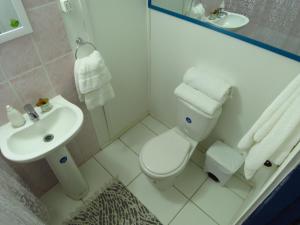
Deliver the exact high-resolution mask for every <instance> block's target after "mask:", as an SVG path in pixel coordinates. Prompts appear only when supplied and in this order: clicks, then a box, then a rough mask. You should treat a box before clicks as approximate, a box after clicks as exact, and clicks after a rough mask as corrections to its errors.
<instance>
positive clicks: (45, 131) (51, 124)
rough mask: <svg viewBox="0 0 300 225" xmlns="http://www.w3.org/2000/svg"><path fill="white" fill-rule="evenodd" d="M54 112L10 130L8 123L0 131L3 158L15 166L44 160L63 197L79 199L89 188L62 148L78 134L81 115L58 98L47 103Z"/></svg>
mask: <svg viewBox="0 0 300 225" xmlns="http://www.w3.org/2000/svg"><path fill="white" fill-rule="evenodd" d="M50 102H51V104H52V105H53V108H52V109H51V111H49V112H46V113H40V110H39V109H38V108H35V110H36V111H37V112H38V113H39V116H40V119H39V120H38V121H36V122H32V121H31V120H30V119H29V117H28V116H27V115H24V116H25V118H26V124H25V125H24V126H23V127H20V128H13V127H12V126H11V125H10V124H9V123H8V124H6V125H4V126H1V127H0V148H1V152H2V154H3V155H4V157H5V158H7V159H8V160H11V161H14V162H31V161H35V160H38V159H41V158H46V160H47V162H48V163H49V165H50V167H51V169H52V170H53V172H54V173H55V175H56V177H57V179H58V180H59V181H60V183H61V185H62V187H63V189H64V191H65V193H66V194H67V195H68V196H69V197H71V198H73V199H82V198H83V197H84V196H85V195H86V194H87V192H88V185H87V183H86V181H85V180H84V178H83V176H82V175H81V173H80V171H79V169H78V167H77V166H76V164H75V162H74V160H73V158H72V156H71V155H70V153H69V151H68V149H67V148H66V147H65V145H66V144H67V143H68V142H69V141H70V140H71V139H72V138H73V137H74V136H75V135H76V134H77V133H78V132H79V130H80V128H81V126H82V123H83V113H82V111H81V110H80V109H79V108H78V107H77V106H76V105H74V104H72V103H70V102H68V101H67V100H65V99H64V98H63V97H62V96H60V95H58V96H56V97H55V98H52V99H51V100H50Z"/></svg>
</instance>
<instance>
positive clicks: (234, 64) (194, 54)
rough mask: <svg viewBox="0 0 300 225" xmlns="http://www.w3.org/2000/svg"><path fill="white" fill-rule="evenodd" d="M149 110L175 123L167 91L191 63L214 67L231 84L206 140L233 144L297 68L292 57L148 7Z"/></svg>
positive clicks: (180, 78)
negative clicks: (227, 98) (217, 118)
mask: <svg viewBox="0 0 300 225" xmlns="http://www.w3.org/2000/svg"><path fill="white" fill-rule="evenodd" d="M150 39H151V78H150V82H151V88H150V111H151V113H152V114H153V115H154V116H155V117H157V118H158V119H160V120H161V121H163V122H165V123H167V124H168V125H170V126H175V125H176V105H175V103H176V101H175V97H174V95H173V90H174V89H175V87H176V86H177V85H179V83H180V82H181V80H182V77H183V74H184V72H185V71H186V70H187V69H188V68H189V67H191V66H194V65H203V66H208V67H214V68H218V69H219V70H220V74H218V75H219V76H220V77H223V78H224V79H225V80H228V81H229V82H230V83H232V84H233V85H234V86H235V91H234V96H233V98H232V99H230V100H229V101H228V102H227V103H226V104H225V105H224V107H223V113H222V116H221V118H220V120H219V122H218V124H217V127H216V129H215V131H214V132H213V135H211V138H210V139H211V140H213V139H214V138H213V137H215V138H218V139H222V140H224V141H225V142H226V143H228V144H229V145H232V146H235V145H236V144H237V142H238V141H239V140H240V138H241V137H242V135H243V134H244V133H245V132H246V131H247V130H248V129H249V127H250V126H251V125H252V124H253V123H254V122H255V120H256V119H257V118H258V117H259V115H260V114H261V113H262V111H263V110H264V109H265V108H266V107H267V106H268V104H270V103H271V101H272V99H274V98H275V97H276V96H277V95H278V94H279V92H280V91H281V90H282V89H283V88H284V87H285V86H286V85H287V84H288V83H289V82H290V81H291V80H292V79H293V78H294V77H295V76H296V75H297V74H298V73H300V64H299V63H298V62H296V61H293V60H290V59H288V58H285V57H282V56H280V55H277V54H274V53H272V52H269V51H266V50H264V49H261V48H258V47H256V46H253V45H250V44H248V43H246V42H242V41H240V40H237V39H234V38H231V37H229V36H226V35H223V34H220V33H217V32H215V31H212V30H209V29H207V28H204V27H201V26H199V25H195V24H192V23H189V22H186V21H183V20H180V19H177V18H175V17H171V16H169V15H166V14H162V13H159V12H157V11H154V10H151V37H150ZM207 144H208V143H207Z"/></svg>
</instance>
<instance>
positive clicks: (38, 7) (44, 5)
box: [25, 1, 56, 12]
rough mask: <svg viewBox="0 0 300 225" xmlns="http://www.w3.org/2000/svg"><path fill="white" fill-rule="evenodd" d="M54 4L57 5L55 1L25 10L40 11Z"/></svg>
mask: <svg viewBox="0 0 300 225" xmlns="http://www.w3.org/2000/svg"><path fill="white" fill-rule="evenodd" d="M52 4H56V3H55V1H52V2H48V3H45V4H42V5H39V6H34V7H32V8H27V9H25V10H26V11H28V12H30V11H33V10H37V9H40V8H44V7H47V6H49V5H52Z"/></svg>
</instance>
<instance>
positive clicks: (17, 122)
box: [6, 105, 26, 128]
mask: <svg viewBox="0 0 300 225" xmlns="http://www.w3.org/2000/svg"><path fill="white" fill-rule="evenodd" d="M6 113H7V118H8V120H9V122H10V123H11V126H12V127H15V128H18V127H21V126H23V125H24V124H25V123H26V120H25V118H24V117H23V115H22V114H21V113H20V112H19V111H18V110H16V109H15V108H13V107H11V106H9V105H7V106H6Z"/></svg>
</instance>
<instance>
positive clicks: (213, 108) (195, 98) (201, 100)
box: [174, 83, 221, 117]
mask: <svg viewBox="0 0 300 225" xmlns="http://www.w3.org/2000/svg"><path fill="white" fill-rule="evenodd" d="M174 93H175V95H176V96H177V97H179V98H181V99H183V100H185V101H187V102H188V103H190V104H191V105H193V106H195V108H197V109H199V110H200V111H202V112H204V113H205V114H207V115H208V116H209V117H213V116H214V114H215V113H216V112H217V111H218V109H219V108H220V107H221V104H220V103H219V102H217V101H215V100H213V99H211V98H209V97H208V96H206V95H205V94H203V93H201V92H200V91H198V90H196V89H194V88H192V87H190V86H188V85H186V84H184V83H182V84H180V85H179V86H178V87H177V88H176V89H175V91H174Z"/></svg>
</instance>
